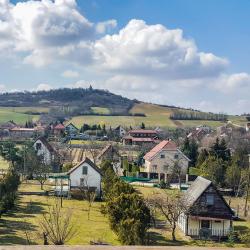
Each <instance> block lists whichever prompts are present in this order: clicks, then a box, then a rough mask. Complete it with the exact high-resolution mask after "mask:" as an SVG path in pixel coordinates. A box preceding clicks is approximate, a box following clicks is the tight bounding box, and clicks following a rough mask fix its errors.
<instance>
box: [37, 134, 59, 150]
mask: <svg viewBox="0 0 250 250" xmlns="http://www.w3.org/2000/svg"><path fill="white" fill-rule="evenodd" d="M38 140H40V141H41V142H42V144H43V145H44V146H45V147H46V148H47V149H48V150H49V151H50V152H51V153H53V152H56V151H55V149H54V148H53V147H52V146H51V145H50V144H49V142H48V141H47V140H46V139H45V137H39V138H38V139H37V140H36V141H35V143H36V142H37V141H38Z"/></svg>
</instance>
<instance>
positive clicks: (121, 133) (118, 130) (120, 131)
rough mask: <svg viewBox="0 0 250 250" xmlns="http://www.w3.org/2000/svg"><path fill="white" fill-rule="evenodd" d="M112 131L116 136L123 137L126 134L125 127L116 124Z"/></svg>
mask: <svg viewBox="0 0 250 250" xmlns="http://www.w3.org/2000/svg"><path fill="white" fill-rule="evenodd" d="M113 131H114V133H115V135H116V136H119V137H123V136H125V135H126V134H127V131H126V129H125V128H123V127H122V126H121V125H119V126H117V127H116V128H115V129H114V130H113Z"/></svg>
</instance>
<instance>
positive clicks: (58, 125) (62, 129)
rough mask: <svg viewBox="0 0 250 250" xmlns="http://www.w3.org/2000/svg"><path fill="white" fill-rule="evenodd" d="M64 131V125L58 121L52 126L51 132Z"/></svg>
mask: <svg viewBox="0 0 250 250" xmlns="http://www.w3.org/2000/svg"><path fill="white" fill-rule="evenodd" d="M64 131H65V127H64V125H63V124H61V123H59V124H57V125H56V126H55V127H53V132H54V134H55V135H62V134H63V133H64Z"/></svg>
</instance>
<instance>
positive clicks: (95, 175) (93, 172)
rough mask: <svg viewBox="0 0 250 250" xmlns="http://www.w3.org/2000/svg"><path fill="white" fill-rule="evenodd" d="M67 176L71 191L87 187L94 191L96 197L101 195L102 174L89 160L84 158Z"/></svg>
mask: <svg viewBox="0 0 250 250" xmlns="http://www.w3.org/2000/svg"><path fill="white" fill-rule="evenodd" d="M67 175H68V176H69V181H70V184H69V185H70V189H71V190H72V189H77V188H79V187H82V188H84V187H88V188H92V189H94V190H95V191H96V194H97V196H100V195H101V180H102V172H101V169H100V168H98V167H97V166H96V165H95V164H94V162H92V161H91V160H90V159H89V158H87V157H86V158H85V159H84V160H82V161H81V162H80V163H78V164H77V165H76V166H74V167H73V168H71V169H70V170H69V171H68V173H67Z"/></svg>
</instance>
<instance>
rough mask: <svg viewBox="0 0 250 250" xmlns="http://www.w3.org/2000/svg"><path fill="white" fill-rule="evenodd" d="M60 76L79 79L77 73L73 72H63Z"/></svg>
mask: <svg viewBox="0 0 250 250" xmlns="http://www.w3.org/2000/svg"><path fill="white" fill-rule="evenodd" d="M62 76H63V77H65V78H76V77H79V73H78V72H77V71H74V70H65V71H64V72H63V73H62Z"/></svg>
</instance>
